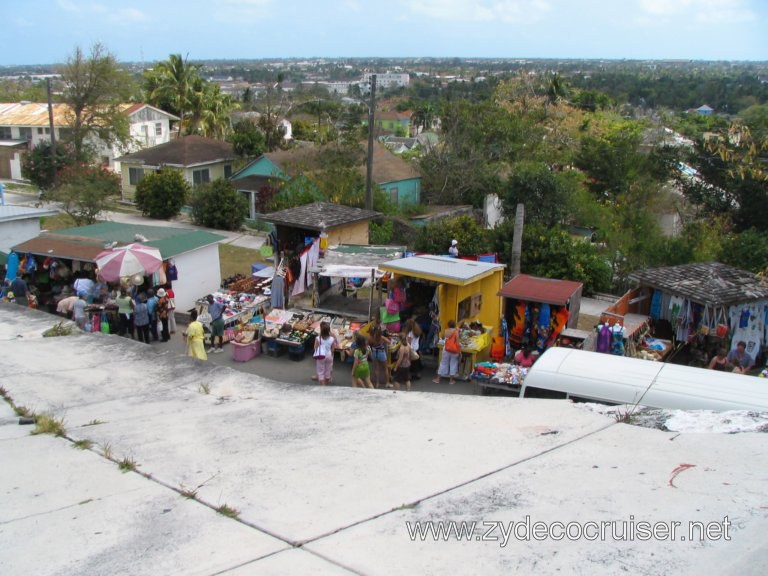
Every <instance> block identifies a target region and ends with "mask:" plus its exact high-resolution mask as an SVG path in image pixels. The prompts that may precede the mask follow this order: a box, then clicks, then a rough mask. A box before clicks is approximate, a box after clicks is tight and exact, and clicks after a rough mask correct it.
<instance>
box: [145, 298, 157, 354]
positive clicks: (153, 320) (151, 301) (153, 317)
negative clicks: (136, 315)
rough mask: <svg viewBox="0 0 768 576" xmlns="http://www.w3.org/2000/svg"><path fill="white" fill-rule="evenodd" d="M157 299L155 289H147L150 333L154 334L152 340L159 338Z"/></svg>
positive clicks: (155, 340)
mask: <svg viewBox="0 0 768 576" xmlns="http://www.w3.org/2000/svg"><path fill="white" fill-rule="evenodd" d="M157 301H158V298H157V296H155V291H154V290H152V288H150V289H149V290H147V310H149V333H150V334H152V342H157V341H158V340H159V338H158V336H157Z"/></svg>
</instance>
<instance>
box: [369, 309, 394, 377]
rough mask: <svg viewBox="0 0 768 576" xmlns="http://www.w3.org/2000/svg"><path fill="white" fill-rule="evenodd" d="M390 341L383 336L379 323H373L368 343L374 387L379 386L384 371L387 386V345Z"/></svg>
mask: <svg viewBox="0 0 768 576" xmlns="http://www.w3.org/2000/svg"><path fill="white" fill-rule="evenodd" d="M390 343H391V341H390V339H389V338H387V337H386V336H384V332H383V331H382V329H381V325H379V324H374V325H373V327H372V328H371V333H370V335H369V336H368V345H369V346H370V347H371V350H372V359H373V384H374V386H375V387H376V388H379V387H381V380H382V376H381V373H382V372H383V373H384V385H385V386H386V387H387V388H389V387H390V386H391V384H390V383H389V366H388V364H389V345H390Z"/></svg>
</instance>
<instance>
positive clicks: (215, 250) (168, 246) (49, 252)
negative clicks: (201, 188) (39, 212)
mask: <svg viewBox="0 0 768 576" xmlns="http://www.w3.org/2000/svg"><path fill="white" fill-rule="evenodd" d="M225 239H226V238H225V237H224V236H221V235H219V234H213V233H211V232H208V231H205V230H196V229H193V228H173V227H169V226H139V225H135V224H125V223H121V222H100V223H98V224H91V225H89V226H80V227H78V228H66V229H64V230H56V231H53V232H43V233H41V234H39V235H38V236H36V237H35V238H32V239H30V240H27V241H25V242H22V243H20V244H17V245H16V246H14V247H13V250H14V251H15V252H18V253H20V254H33V255H35V256H36V257H37V258H38V259H41V258H43V259H44V258H49V257H50V258H54V259H58V260H64V261H67V263H68V264H71V268H73V269H79V268H81V267H88V266H93V265H94V263H95V261H96V257H97V256H98V254H99V253H101V252H103V251H105V250H108V249H110V247H114V246H124V245H126V244H131V243H133V242H139V243H141V244H144V245H146V246H152V247H154V248H157V249H158V250H160V254H161V255H162V257H163V260H165V261H166V262H168V263H169V264H173V265H175V266H176V270H177V273H178V278H177V280H175V281H173V291H174V292H175V294H176V306H177V308H178V310H179V311H184V312H186V311H187V310H189V309H191V308H192V307H193V306H194V304H195V301H196V300H197V299H199V298H202V297H203V296H205V295H206V294H209V293H211V292H215V291H216V290H218V289H219V287H220V286H221V266H220V263H219V246H218V244H219V242H221V241H222V240H225Z"/></svg>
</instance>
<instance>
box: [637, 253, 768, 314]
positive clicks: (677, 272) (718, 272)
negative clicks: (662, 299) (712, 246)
mask: <svg viewBox="0 0 768 576" xmlns="http://www.w3.org/2000/svg"><path fill="white" fill-rule="evenodd" d="M629 278H630V280H633V281H635V282H637V283H639V284H640V285H642V286H648V287H650V288H655V289H657V290H661V291H662V292H667V293H670V294H673V295H679V296H683V297H685V298H688V299H689V300H693V301H694V302H698V303H699V304H707V305H710V306H730V305H733V304H741V303H744V302H751V301H754V300H762V299H764V298H768V282H766V281H765V280H764V279H762V278H760V277H759V276H757V275H756V274H753V273H752V272H748V271H746V270H740V269H738V268H734V267H733V266H728V265H727V264H721V263H720V262H709V263H699V264H682V265H680V266H665V267H661V268H648V269H646V270H640V271H638V272H633V273H631V274H630V275H629Z"/></svg>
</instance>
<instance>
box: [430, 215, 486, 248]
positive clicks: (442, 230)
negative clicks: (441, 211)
mask: <svg viewBox="0 0 768 576" xmlns="http://www.w3.org/2000/svg"><path fill="white" fill-rule="evenodd" d="M454 239H456V240H458V241H459V255H460V256H474V255H476V254H483V253H485V252H488V251H489V248H490V247H491V243H490V235H489V232H488V230H485V229H484V228H483V227H482V226H480V224H478V223H477V221H476V220H475V219H474V218H472V216H467V215H463V216H457V217H455V218H445V219H443V220H439V221H437V222H432V223H430V224H427V225H426V226H425V227H424V228H422V230H421V231H420V233H419V237H418V238H417V240H416V250H417V251H419V252H427V253H428V254H448V248H449V247H450V245H451V240H454Z"/></svg>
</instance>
